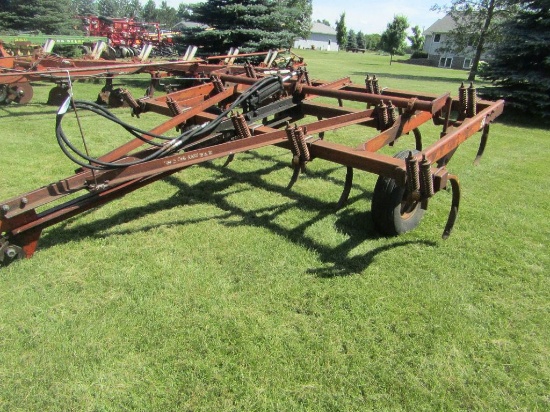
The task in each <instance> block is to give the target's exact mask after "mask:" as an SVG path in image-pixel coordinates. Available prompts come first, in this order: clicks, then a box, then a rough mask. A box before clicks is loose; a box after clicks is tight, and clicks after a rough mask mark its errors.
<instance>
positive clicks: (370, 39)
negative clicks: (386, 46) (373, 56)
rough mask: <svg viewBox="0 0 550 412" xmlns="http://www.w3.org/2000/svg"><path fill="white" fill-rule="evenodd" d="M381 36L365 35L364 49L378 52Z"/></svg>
mask: <svg viewBox="0 0 550 412" xmlns="http://www.w3.org/2000/svg"><path fill="white" fill-rule="evenodd" d="M380 38H381V36H380V35H379V34H378V33H374V34H365V48H366V49H367V50H373V51H374V50H378V49H379V48H380V47H379V46H380Z"/></svg>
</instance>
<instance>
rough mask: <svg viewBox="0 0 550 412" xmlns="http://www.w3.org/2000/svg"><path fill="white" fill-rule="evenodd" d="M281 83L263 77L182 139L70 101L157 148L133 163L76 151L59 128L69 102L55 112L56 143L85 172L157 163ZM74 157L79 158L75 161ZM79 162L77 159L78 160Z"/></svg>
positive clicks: (105, 110)
mask: <svg viewBox="0 0 550 412" xmlns="http://www.w3.org/2000/svg"><path fill="white" fill-rule="evenodd" d="M283 81H284V80H283V79H282V78H281V77H279V76H271V77H266V78H264V79H262V80H260V81H258V82H257V83H255V84H254V85H252V86H251V87H250V88H248V89H247V90H246V91H245V92H244V93H242V94H241V95H240V96H239V97H238V98H237V99H236V100H235V101H234V102H233V103H232V104H231V105H230V106H229V108H228V109H226V110H225V111H224V112H222V113H221V114H220V115H219V116H218V117H216V119H214V120H212V121H211V122H209V123H205V124H203V125H202V126H200V127H197V128H194V129H191V130H188V131H185V132H184V133H182V134H181V135H179V136H177V137H167V136H162V135H157V134H154V133H150V132H147V131H144V130H141V129H139V128H136V127H134V126H132V125H129V124H127V123H125V122H123V121H121V120H120V119H118V118H117V117H116V116H115V115H114V114H112V113H111V112H110V111H109V110H107V109H105V108H103V107H101V106H99V105H98V104H96V103H92V102H87V101H79V100H75V101H72V104H73V105H74V107H75V108H76V109H82V110H89V111H91V112H93V113H95V114H98V115H100V116H102V117H104V118H106V119H108V120H110V121H112V122H114V123H116V124H118V125H120V126H121V127H122V128H124V129H125V130H127V131H128V132H129V133H130V134H132V135H133V136H135V137H137V138H139V139H141V140H143V141H144V142H145V143H148V144H150V145H153V146H156V147H157V148H158V149H157V150H155V151H153V152H152V153H151V154H150V155H148V156H146V157H144V158H142V159H138V160H134V161H131V162H124V163H122V162H121V163H113V162H104V161H101V160H99V159H97V158H93V157H91V156H88V155H87V154H85V153H82V152H81V151H80V150H79V149H78V148H76V147H75V146H74V145H73V144H72V143H71V142H70V140H69V139H68V138H67V136H66V135H65V133H64V131H63V128H62V125H61V124H62V121H63V118H64V115H65V113H66V112H67V109H68V107H69V104H70V102H69V101H66V102H65V103H64V104H63V105H62V106H61V108H60V109H59V111H58V114H57V116H56V126H55V131H56V137H57V141H58V143H59V146H60V148H61V150H62V151H63V153H64V154H65V155H66V156H67V157H68V158H69V159H71V160H72V161H73V162H74V163H76V164H78V165H79V166H82V167H85V168H88V169H94V170H107V169H115V168H124V167H127V166H133V165H136V164H141V163H144V162H147V161H150V160H154V159H158V158H161V157H164V156H167V155H169V154H171V153H174V152H176V151H179V150H183V149H185V147H183V144H184V143H187V142H189V141H191V143H192V142H193V141H195V140H197V139H200V138H201V137H204V136H207V135H208V134H210V133H212V132H213V131H214V130H215V129H216V127H217V126H218V125H219V124H220V123H221V122H222V121H223V120H224V119H225V118H226V117H227V115H228V113H230V112H231V111H232V110H234V109H235V108H236V107H238V106H240V105H241V104H242V103H243V102H245V101H246V100H247V99H248V98H250V97H251V96H252V95H253V94H254V93H257V94H261V91H265V90H270V91H272V93H271V94H274V93H276V92H278V91H282V90H283ZM274 83H279V85H280V87H279V88H276V90H275V92H273V90H274V89H273V85H274ZM141 135H147V136H150V137H153V138H157V139H163V140H168V142H165V143H162V144H160V143H156V142H153V141H150V140H148V139H145V138H144V137H143V136H141ZM75 155H77V156H78V158H77V157H75ZM79 158H80V159H79Z"/></svg>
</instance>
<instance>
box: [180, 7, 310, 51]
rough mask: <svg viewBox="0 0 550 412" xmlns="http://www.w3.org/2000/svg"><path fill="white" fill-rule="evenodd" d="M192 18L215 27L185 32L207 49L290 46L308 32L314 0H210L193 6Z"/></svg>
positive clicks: (256, 48) (191, 39)
mask: <svg viewBox="0 0 550 412" xmlns="http://www.w3.org/2000/svg"><path fill="white" fill-rule="evenodd" d="M193 20H195V21H197V22H199V23H203V24H206V25H208V26H209V27H211V28H212V30H206V31H201V32H198V33H193V32H191V31H189V32H187V33H186V34H187V36H188V38H187V41H189V42H191V43H193V44H197V45H200V46H202V50H203V51H205V52H209V53H210V52H216V53H218V52H222V53H223V52H226V51H227V50H228V49H229V48H230V47H239V48H240V49H241V50H243V51H257V50H267V49H270V48H283V47H284V48H288V47H290V46H291V45H292V43H293V41H294V39H295V38H297V37H307V34H308V33H309V30H310V28H311V0H244V1H243V0H241V1H238V0H207V1H206V2H204V3H199V4H197V6H196V7H195V8H194V10H193Z"/></svg>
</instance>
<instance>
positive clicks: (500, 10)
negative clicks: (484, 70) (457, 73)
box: [432, 0, 518, 81]
mask: <svg viewBox="0 0 550 412" xmlns="http://www.w3.org/2000/svg"><path fill="white" fill-rule="evenodd" d="M432 9H434V10H439V11H444V12H445V13H447V14H449V15H450V16H451V17H452V19H453V20H454V22H455V25H456V27H455V28H454V29H453V30H451V31H450V32H449V33H448V34H447V35H448V38H449V41H448V42H447V44H446V45H445V46H443V47H442V48H441V49H442V50H447V51H451V52H455V53H456V52H464V51H465V50H468V48H470V47H472V48H473V50H474V56H473V59H472V67H471V69H470V73H469V75H468V80H469V81H473V80H475V77H476V74H477V71H478V67H479V61H480V60H481V56H482V54H483V52H484V51H485V50H486V49H487V47H488V46H491V45H494V44H498V43H499V42H500V38H501V36H502V31H501V29H500V28H501V27H502V26H501V25H500V24H499V23H502V22H503V21H506V20H508V19H510V18H512V17H513V16H514V14H515V13H516V12H517V10H518V1H517V0H452V1H451V3H450V4H446V5H442V6H440V5H437V4H436V5H435V6H433V7H432Z"/></svg>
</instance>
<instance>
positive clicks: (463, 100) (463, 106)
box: [458, 82, 468, 116]
mask: <svg viewBox="0 0 550 412" xmlns="http://www.w3.org/2000/svg"><path fill="white" fill-rule="evenodd" d="M458 101H459V104H460V106H459V109H458V111H459V114H460V115H461V116H464V115H465V114H466V110H467V108H468V93H467V91H466V87H465V86H464V82H462V84H461V85H460V87H459V88H458Z"/></svg>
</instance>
